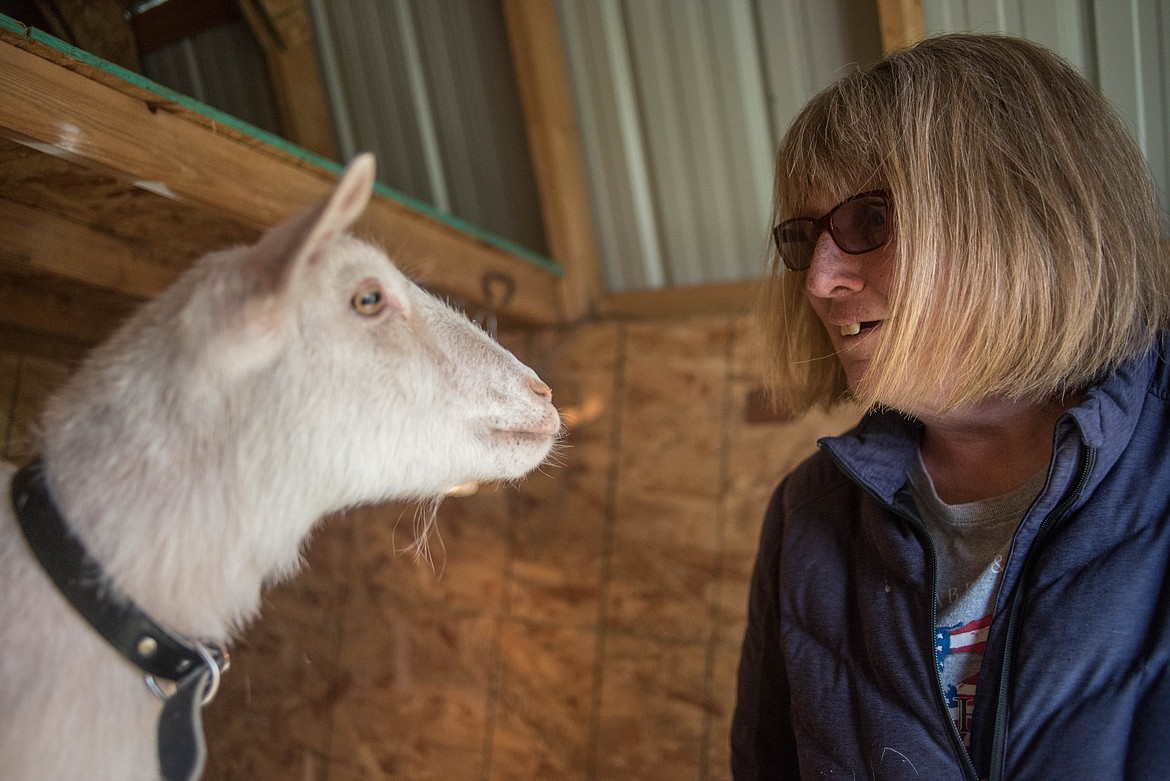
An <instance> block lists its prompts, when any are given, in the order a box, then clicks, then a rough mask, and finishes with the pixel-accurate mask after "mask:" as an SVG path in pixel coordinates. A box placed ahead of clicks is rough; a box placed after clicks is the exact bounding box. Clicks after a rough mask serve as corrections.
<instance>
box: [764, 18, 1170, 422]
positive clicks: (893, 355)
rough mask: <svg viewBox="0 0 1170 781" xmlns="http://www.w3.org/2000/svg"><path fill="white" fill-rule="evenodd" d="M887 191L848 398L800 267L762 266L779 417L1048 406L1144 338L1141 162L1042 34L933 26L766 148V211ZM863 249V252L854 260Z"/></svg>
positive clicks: (1100, 102) (1167, 280)
mask: <svg viewBox="0 0 1170 781" xmlns="http://www.w3.org/2000/svg"><path fill="white" fill-rule="evenodd" d="M878 188H885V189H886V190H888V191H889V192H890V194H891V197H892V203H893V209H892V212H893V214H892V222H893V241H892V245H891V247H892V249H889V250H887V251H891V252H893V257H894V263H893V265H894V271H893V278H892V279H891V282H890V289H889V302H888V304H889V308H888V313H887V319H886V320H885V322H884V324H883V327H882V329H881V331H880V332H878V333H877V334H876V335H877V336H878V337H879V338H880V341H879V342H878V343H877V344H876V345H875V350H874V355H873V359H872V361H871V362H870V366H869V368H868V370H867V373H866V374H865V376H864V377H863V378H862V379H861V381H860V382H859V383H858V384H857V386H856V387H855V388H853V390H852V393H851V394H850V393H849V392H848V390H847V387H846V380H845V375H844V372H843V371H842V369H841V365H840V363H839V362H838V361H837V360H836V358H835V357H833V347H832V345H831V343H830V341H829V338H828V335H827V334H826V332H825V328H824V325H823V324H822V323H821V322H820V320H819V319H818V318H817V316H816V314H815V313H814V312H813V310H812V308H811V306H810V304H809V301H808V298H807V296H806V293H805V277H806V274H805V273H804V272H792V271H788V270H786V269H785V268H784V267H783V264H782V263H781V262H780V260H779V258H778V257H776V258H775V259H774V261H773V274H772V278H771V280H770V282H769V284H768V285H767V288H766V291H765V294H764V299H765V300H764V306H763V310H764V311H763V320H764V334H765V342H766V346H767V354H768V356H769V360H770V362H771V366H770V369H771V372H770V373H771V377H770V381H771V382H770V384H771V386H772V389H773V391H774V394H775V396H776V398H777V400H778V401H779V402H781V403H782V404H784V405H785V406H787V407H788V408H789V409H791V410H792V411H794V412H801V411H805V410H807V409H809V408H811V407H813V406H825V407H829V406H831V405H833V404H835V403H836V402H838V401H840V400H842V399H843V398H846V397H848V396H850V395H852V396H853V397H854V398H855V399H856V400H857V401H859V402H861V403H862V404H863V405H865V406H870V405H874V404H879V405H881V406H885V407H890V408H893V409H902V410H908V409H913V406H914V402H915V400H918V399H922V398H931V399H940V400H941V402H940V403H941V404H942V406H943V409H944V410H946V409H954V408H956V407H959V406H963V405H966V404H970V403H973V402H976V401H979V400H980V399H985V398H989V397H1001V398H1007V399H1012V400H1026V401H1035V402H1044V401H1048V400H1051V399H1055V398H1060V397H1062V396H1064V395H1065V394H1069V393H1071V392H1075V391H1077V390H1080V389H1084V388H1086V387H1087V386H1089V385H1090V384H1092V383H1093V381H1094V380H1096V379H1098V378H1099V377H1101V375H1102V374H1103V373H1105V372H1108V371H1109V370H1111V369H1113V368H1115V367H1117V366H1118V365H1119V364H1120V363H1121V362H1123V361H1125V360H1126V359H1128V358H1130V357H1132V356H1134V355H1136V354H1138V353H1140V352H1142V351H1144V350H1146V349H1148V348H1149V347H1150V346H1151V345H1152V343H1153V341H1154V339H1155V338H1156V332H1157V331H1158V329H1160V328H1162V327H1164V326H1165V325H1166V324H1167V313H1168V307H1167V293H1168V291H1170V270H1168V268H1167V266H1168V263H1167V260H1168V259H1167V258H1165V257H1162V256H1161V255H1160V247H1159V237H1160V233H1161V215H1160V211H1159V209H1158V205H1157V201H1156V199H1155V196H1154V190H1153V185H1152V183H1151V180H1150V176H1149V172H1148V170H1147V168H1146V166H1145V163H1144V161H1143V159H1142V156H1141V153H1140V152H1139V151H1138V149H1137V147H1136V146H1135V144H1134V142H1133V141H1132V140H1131V138H1130V137H1129V134H1128V133H1127V132H1126V130H1125V128H1124V127H1123V126H1122V124H1121V122H1120V121H1119V120H1118V118H1117V117H1116V115H1115V114H1114V113H1113V111H1112V110H1111V109H1110V107H1109V104H1108V103H1107V102H1106V101H1105V100H1104V99H1103V98H1102V97H1101V96H1100V95H1099V94H1098V93H1097V91H1096V90H1095V89H1094V88H1093V87H1092V86H1091V85H1089V84H1088V82H1086V81H1085V80H1084V79H1083V78H1082V77H1081V76H1080V75H1079V74H1078V73H1077V72H1076V71H1075V70H1073V68H1072V67H1070V66H1069V65H1068V64H1067V63H1066V62H1064V61H1063V60H1061V59H1060V58H1059V57H1057V56H1056V55H1055V54H1053V53H1052V52H1050V51H1048V50H1047V49H1045V48H1043V47H1041V46H1039V45H1036V44H1034V43H1030V42H1028V41H1025V40H1022V39H1018V38H1010V37H1005V36H998V35H949V36H942V37H937V38H931V39H928V40H926V41H923V42H922V43H920V44H918V45H916V46H914V47H912V48H909V49H903V50H900V51H896V52H894V53H892V54H890V55H889V56H888V57H886V58H885V59H884V60H882V61H881V62H879V63H877V64H876V65H874V66H872V67H869V68H866V69H862V70H860V71H858V72H855V73H852V74H850V75H849V76H846V77H845V78H843V79H841V80H840V81H838V82H837V83H835V84H833V85H832V86H830V87H829V88H828V89H826V90H824V91H823V92H821V93H820V94H819V95H817V96H816V97H815V98H813V99H812V101H811V102H809V103H808V105H807V106H805V107H804V108H803V109H802V110H801V112H800V114H799V115H798V116H797V117H796V118H795V119H794V120H793V122H792V125H791V126H790V128H789V130H788V132H787V133H786V135H785V137H784V139H783V141H782V142H781V144H780V148H779V151H778V154H777V163H776V186H775V192H774V199H775V203H774V209H773V211H774V216H775V218H776V220H777V221H780V220H783V219H787V218H790V217H796V216H819V215H818V214H811V213H810V212H809V205H810V204H811V203H813V202H814V201H816V202H818V203H821V204H824V203H836V202H838V201H840V200H843V199H845V198H847V197H849V196H850V195H853V194H856V193H859V192H863V191H867V190H873V189H878ZM862 262H864V256H863V259H862Z"/></svg>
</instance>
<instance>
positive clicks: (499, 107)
mask: <svg viewBox="0 0 1170 781" xmlns="http://www.w3.org/2000/svg"><path fill="white" fill-rule="evenodd" d="M309 8H310V10H311V12H312V14H313V22H314V25H315V26H316V29H317V39H318V46H319V49H320V53H321V67H322V70H323V71H324V75H325V80H326V89H327V91H328V93H329V96H330V101H331V103H332V108H333V114H334V120H335V125H336V127H337V130H338V140H339V144H340V146H341V155H342V157H343V158H344V159H349V157H351V156H352V155H353V153H354V152H356V151H362V150H370V151H373V152H375V153H376V154H377V157H378V168H379V170H378V178H379V180H381V181H383V182H385V183H386V184H388V185H390V186H391V187H393V188H395V189H397V190H400V191H402V192H404V193H406V194H407V195H410V196H412V197H415V198H418V199H420V200H422V201H425V202H427V203H430V204H433V205H434V206H436V207H437V208H438V209H440V210H441V211H445V212H448V213H451V214H454V215H456V216H458V217H461V218H463V219H465V220H468V221H469V222H472V223H474V224H476V225H478V226H480V227H482V228H485V229H486V230H488V231H491V232H493V233H497V234H499V235H501V236H504V237H507V238H509V239H511V240H513V241H515V242H517V243H518V244H520V245H522V246H524V247H527V248H528V249H531V250H534V251H536V252H538V253H541V254H544V253H546V252H547V250H546V242H545V238H544V226H543V222H542V219H541V213H540V201H539V197H538V195H537V190H536V183H535V178H534V175H533V172H532V162H531V158H530V156H529V151H528V141H527V136H526V131H525V127H524V115H523V112H522V110H521V107H520V98H519V91H518V89H517V86H516V77H515V73H514V71H513V69H512V61H511V55H510V50H509V48H508V40H507V32H506V29H505V26H504V18H503V11H502V9H501V7H500V4H499V3H498V2H485V0H442V2H434V1H433V0H309Z"/></svg>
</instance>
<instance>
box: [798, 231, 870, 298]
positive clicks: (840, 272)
mask: <svg viewBox="0 0 1170 781" xmlns="http://www.w3.org/2000/svg"><path fill="white" fill-rule="evenodd" d="M861 258H862V256H861V255H850V254H849V253H848V252H843V251H842V250H841V248H840V247H838V246H837V243H836V242H835V241H833V238H832V237H831V236H830V235H829V232H828V231H825V232H823V233H822V234H821V235H820V236H819V237H817V245H816V247H815V248H814V249H813V256H812V263H810V264H809V267H808V271H807V272H805V274H806V277H805V283H804V284H805V287H806V288H807V289H808V292H809V294H810V295H813V296H816V297H817V298H838V297H840V296H844V295H849V294H850V293H856V292H857V291H859V290H861V288H862V287H864V286H865V280H864V278H863V277H862V274H861Z"/></svg>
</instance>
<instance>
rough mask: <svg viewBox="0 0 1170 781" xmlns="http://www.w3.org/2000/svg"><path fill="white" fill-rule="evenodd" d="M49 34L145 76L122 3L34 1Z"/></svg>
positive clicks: (107, 0) (70, 0)
mask: <svg viewBox="0 0 1170 781" xmlns="http://www.w3.org/2000/svg"><path fill="white" fill-rule="evenodd" d="M33 4H34V5H35V6H36V8H37V10H38V11H40V12H41V15H42V16H43V17H44V19H45V22H46V23H47V24H48V26H49V32H51V33H53V34H54V35H56V36H57V37H58V38H61V39H63V40H66V41H69V42H70V43H72V44H73V45H74V46H77V47H79V48H82V49H85V50H86V51H87V52H90V53H92V54H95V55H97V56H98V57H101V58H102V59H105V60H109V61H110V62H113V63H116V64H118V65H121V66H122V67H123V68H129V69H130V70H132V71H137V72H139V73H141V72H142V64H141V63H140V62H139V59H138V55H139V49H138V43H137V40H136V37H135V35H134V30H133V29H132V27H131V24H130V22H129V21H128V20H127V19H126V14H125V9H124V7H123V6H122V4H121V3H120V2H119V0H34V3H33Z"/></svg>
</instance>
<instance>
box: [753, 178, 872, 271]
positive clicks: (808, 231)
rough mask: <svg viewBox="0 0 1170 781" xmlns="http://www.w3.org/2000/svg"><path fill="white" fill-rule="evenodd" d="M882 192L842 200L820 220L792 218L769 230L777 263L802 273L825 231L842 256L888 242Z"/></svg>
mask: <svg viewBox="0 0 1170 781" xmlns="http://www.w3.org/2000/svg"><path fill="white" fill-rule="evenodd" d="M892 208H893V204H892V203H891V201H890V194H889V193H888V192H886V191H885V190H872V191H870V192H866V193H860V194H858V195H854V196H853V197H852V198H846V199H845V200H843V201H841V203H839V204H837V205H836V206H834V207H833V208H832V209H830V210H829V213H828V214H826V215H825V216H823V217H820V218H817V219H813V218H812V217H795V218H793V219H791V220H785V221H784V222H782V223H780V224H779V225H777V226H776V227H774V228H772V238H773V239H775V241H776V249H777V250H779V251H780V259H781V260H783V261H784V265H785V266H787V267H788V268H790V269H792V270H793V271H806V270H807V269H808V267H809V266H811V265H812V259H813V252H814V251H815V250H816V246H817V239H818V238H820V235H821V232H822V231H826V230H827V231H828V232H829V235H830V236H832V237H833V241H834V242H836V244H837V246H838V247H840V248H841V251H842V252H847V253H849V254H850V255H861V254H863V253H866V252H873V251H874V250H875V249H879V248H881V247H884V246H885V245H886V244H887V243H889V241H890V235H891V234H890V219H889V218H890V210H891V209H892Z"/></svg>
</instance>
